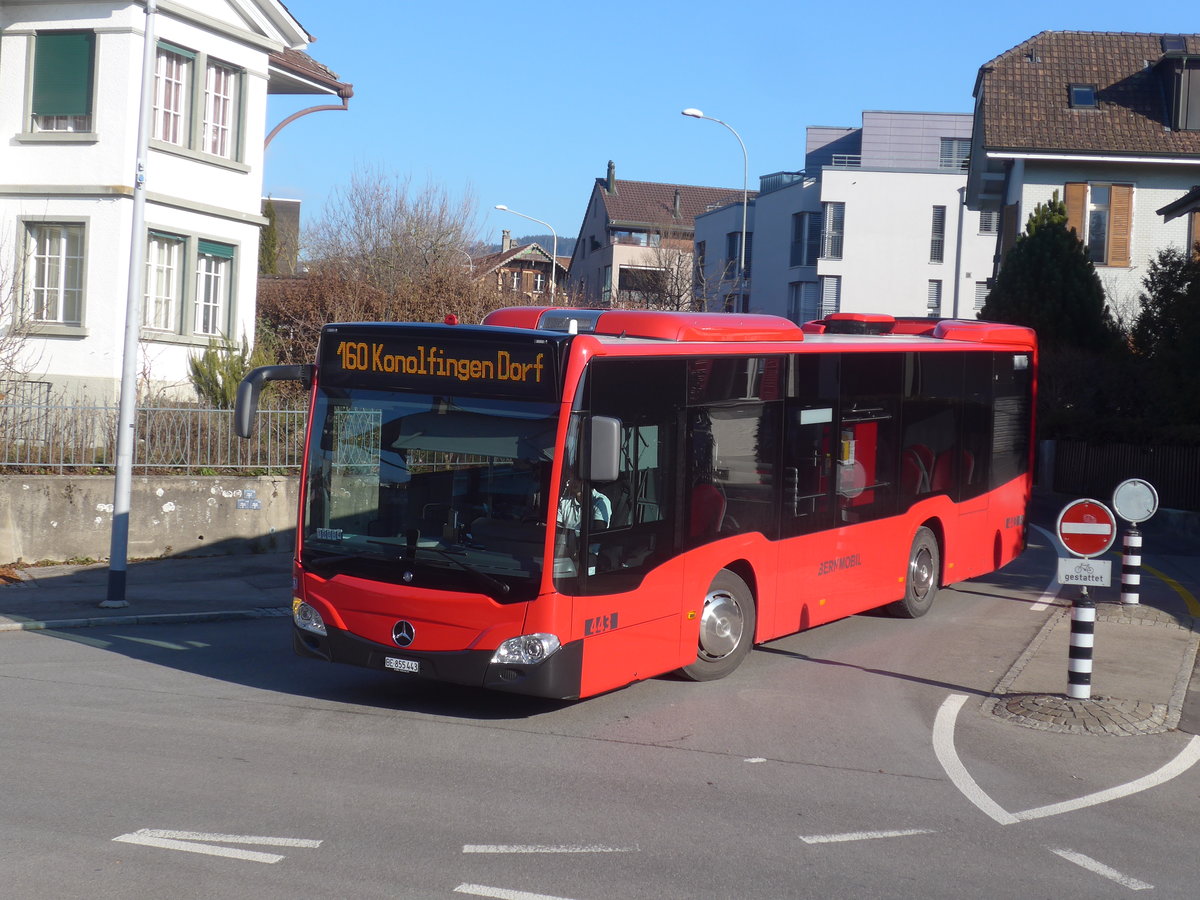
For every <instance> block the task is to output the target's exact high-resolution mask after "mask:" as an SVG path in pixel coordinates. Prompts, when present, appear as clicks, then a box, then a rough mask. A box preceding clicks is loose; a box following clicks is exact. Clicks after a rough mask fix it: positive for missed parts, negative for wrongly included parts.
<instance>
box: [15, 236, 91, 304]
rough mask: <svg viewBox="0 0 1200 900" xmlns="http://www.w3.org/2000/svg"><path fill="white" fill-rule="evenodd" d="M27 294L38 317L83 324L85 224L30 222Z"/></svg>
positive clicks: (26, 279)
mask: <svg viewBox="0 0 1200 900" xmlns="http://www.w3.org/2000/svg"><path fill="white" fill-rule="evenodd" d="M28 227H29V231H28V235H29V244H28V263H27V265H26V270H25V284H26V295H27V297H28V300H29V305H30V310H31V312H32V313H33V318H34V321H37V322H50V323H55V324H60V325H81V324H83V280H84V279H83V274H84V271H83V270H84V246H83V226H82V225H65V224H51V223H37V224H31V225H29V226H28Z"/></svg>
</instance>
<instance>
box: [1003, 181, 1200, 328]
mask: <svg viewBox="0 0 1200 900" xmlns="http://www.w3.org/2000/svg"><path fill="white" fill-rule="evenodd" d="M1076 181H1093V182H1101V183H1104V182H1113V183H1116V184H1132V185H1133V231H1132V234H1131V237H1130V253H1129V260H1130V266H1129V267H1128V268H1111V267H1108V266H1097V267H1096V273H1097V274H1098V275H1099V276H1100V283H1101V284H1103V285H1104V289H1105V292H1106V293H1107V295H1108V301H1109V305H1110V306H1111V307H1112V308H1113V309H1114V311H1116V312H1118V313H1120V314H1122V315H1125V316H1127V317H1128V316H1131V315H1132V314H1136V311H1137V309H1138V305H1137V298H1138V296H1139V294H1140V293H1141V291H1142V279H1143V278H1145V276H1146V267H1147V265H1148V264H1149V262H1150V261H1151V260H1152V259H1154V257H1155V256H1157V255H1158V252H1159V250H1161V249H1164V248H1166V247H1176V248H1177V249H1179V250H1184V249H1186V248H1187V243H1188V217H1187V216H1181V217H1179V218H1177V219H1173V220H1172V221H1170V222H1166V223H1164V222H1163V220H1162V216H1160V215H1158V214H1157V213H1156V212H1155V210H1157V209H1161V208H1162V207H1164V206H1166V205H1167V204H1168V203H1172V202H1173V201H1175V200H1178V199H1179V198H1180V197H1182V196H1183V195H1184V194H1185V193H1187V191H1188V190H1190V189H1191V187H1192V186H1193V185H1195V184H1197V183H1200V163H1196V164H1193V165H1139V166H1130V165H1124V166H1122V165H1117V164H1103V163H1093V164H1076V165H1074V166H1070V167H1068V166H1066V165H1063V164H1048V163H1037V162H1035V161H1031V160H1027V161H1026V162H1025V175H1024V184H1023V187H1022V191H1021V212H1020V219H1019V220H1018V221H1019V222H1020V223H1021V230H1022V231H1023V230H1024V227H1025V220H1026V219H1027V218H1028V217H1029V215H1030V213H1032V212H1033V208H1034V207H1035V206H1036V205H1037V204H1038V203H1044V202H1046V201H1047V200H1049V199H1050V198H1051V196H1052V195H1053V194H1054V192H1055V191H1058V196H1059V199H1060V200H1061V199H1063V196H1064V187H1063V186H1064V185H1065V184H1066V183H1067V182H1076Z"/></svg>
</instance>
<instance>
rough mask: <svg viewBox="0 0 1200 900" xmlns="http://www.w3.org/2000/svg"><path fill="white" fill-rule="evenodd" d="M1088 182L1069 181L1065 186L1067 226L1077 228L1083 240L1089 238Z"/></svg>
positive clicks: (1076, 231) (1076, 234)
mask: <svg viewBox="0 0 1200 900" xmlns="http://www.w3.org/2000/svg"><path fill="white" fill-rule="evenodd" d="M1087 187H1088V186H1087V182H1086V181H1074V182H1069V183H1068V184H1066V185H1065V187H1064V194H1065V199H1066V204H1067V228H1072V229H1074V230H1075V236H1076V237H1077V238H1079V239H1080V240H1081V241H1084V240H1087V227H1086V225H1087Z"/></svg>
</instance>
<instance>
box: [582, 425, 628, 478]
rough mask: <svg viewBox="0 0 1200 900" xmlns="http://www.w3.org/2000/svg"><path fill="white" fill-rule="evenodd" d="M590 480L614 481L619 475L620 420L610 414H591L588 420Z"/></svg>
mask: <svg viewBox="0 0 1200 900" xmlns="http://www.w3.org/2000/svg"><path fill="white" fill-rule="evenodd" d="M588 425H589V431H590V432H591V433H590V434H589V444H590V454H589V460H590V464H591V468H590V470H589V471H588V478H589V479H591V480H592V481H600V482H605V481H616V480H617V477H618V476H619V475H620V460H621V420H620V419H614V418H612V417H611V416H592V418H591V419H590V420H589V422H588Z"/></svg>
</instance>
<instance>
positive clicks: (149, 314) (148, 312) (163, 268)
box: [142, 232, 187, 333]
mask: <svg viewBox="0 0 1200 900" xmlns="http://www.w3.org/2000/svg"><path fill="white" fill-rule="evenodd" d="M186 250H187V239H186V238H185V237H183V236H182V235H170V234H166V233H157V232H151V233H150V234H149V235H148V236H147V238H146V285H145V291H144V292H143V295H142V296H143V298H144V300H143V306H142V327H143V328H147V329H150V330H151V331H165V332H171V333H177V332H178V331H179V321H180V319H179V311H180V309H181V308H182V304H183V283H184V282H183V265H184V254H185V252H186Z"/></svg>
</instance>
